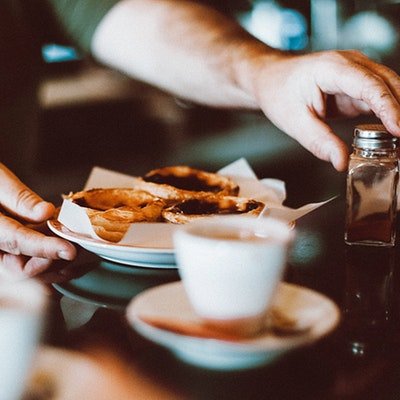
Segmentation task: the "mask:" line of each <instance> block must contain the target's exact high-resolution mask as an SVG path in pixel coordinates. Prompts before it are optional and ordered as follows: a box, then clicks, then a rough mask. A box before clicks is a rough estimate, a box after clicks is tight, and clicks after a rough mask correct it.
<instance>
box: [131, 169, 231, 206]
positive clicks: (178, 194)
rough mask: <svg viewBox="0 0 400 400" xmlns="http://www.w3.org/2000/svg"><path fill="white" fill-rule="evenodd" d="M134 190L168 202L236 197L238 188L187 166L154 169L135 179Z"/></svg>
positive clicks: (224, 178) (216, 176)
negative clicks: (209, 197) (201, 196)
mask: <svg viewBox="0 0 400 400" xmlns="http://www.w3.org/2000/svg"><path fill="white" fill-rule="evenodd" d="M135 188H137V189H140V190H145V191H147V192H149V193H151V194H153V195H155V196H157V197H161V198H163V199H167V200H170V201H176V200H179V201H181V200H185V199H192V198H195V197H197V196H198V195H199V194H200V195H204V193H214V194H221V195H230V196H236V195H237V194H238V193H239V186H238V185H237V184H236V183H235V182H233V181H232V180H231V179H229V178H227V177H225V176H222V175H219V174H216V173H211V172H206V171H202V170H199V169H194V168H191V167H188V166H174V167H165V168H160V169H154V170H152V171H150V172H148V173H147V174H146V175H144V176H143V177H139V178H136V180H135Z"/></svg>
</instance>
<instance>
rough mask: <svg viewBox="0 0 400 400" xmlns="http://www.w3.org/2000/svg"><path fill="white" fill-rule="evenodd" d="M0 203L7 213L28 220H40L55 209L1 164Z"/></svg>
mask: <svg viewBox="0 0 400 400" xmlns="http://www.w3.org/2000/svg"><path fill="white" fill-rule="evenodd" d="M0 204H1V205H2V206H3V208H4V209H5V210H6V211H8V212H9V213H11V214H13V215H17V216H19V217H21V218H23V219H25V220H27V221H30V222H42V221H44V220H46V219H47V218H50V217H51V216H52V215H53V213H54V210H55V208H54V206H53V205H52V204H51V203H48V202H46V201H44V200H43V199H42V198H41V197H39V196H38V195H37V194H36V193H34V192H33V191H32V190H30V189H29V188H28V187H27V186H25V185H24V184H23V183H22V182H21V181H20V180H19V179H18V178H17V177H16V176H15V175H14V174H13V173H12V172H11V171H10V170H9V169H8V168H7V167H6V166H5V165H3V164H0Z"/></svg>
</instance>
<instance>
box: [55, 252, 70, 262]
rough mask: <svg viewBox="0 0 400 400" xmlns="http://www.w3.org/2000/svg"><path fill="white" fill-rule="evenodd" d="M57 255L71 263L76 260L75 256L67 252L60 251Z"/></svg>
mask: <svg viewBox="0 0 400 400" xmlns="http://www.w3.org/2000/svg"><path fill="white" fill-rule="evenodd" d="M57 255H58V257H59V258H60V259H61V260H66V261H71V260H73V259H74V255H73V254H71V253H69V252H68V251H66V250H60V251H59V252H58V253H57Z"/></svg>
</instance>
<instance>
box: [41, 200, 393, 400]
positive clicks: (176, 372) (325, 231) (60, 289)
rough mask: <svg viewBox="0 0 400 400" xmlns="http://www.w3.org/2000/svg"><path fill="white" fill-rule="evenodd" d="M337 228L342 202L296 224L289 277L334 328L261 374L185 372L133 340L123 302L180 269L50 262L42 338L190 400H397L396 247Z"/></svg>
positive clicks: (89, 257) (94, 260) (82, 257)
mask: <svg viewBox="0 0 400 400" xmlns="http://www.w3.org/2000/svg"><path fill="white" fill-rule="evenodd" d="M343 226H344V198H343V196H341V197H339V198H337V199H335V200H333V201H331V202H330V203H328V204H327V205H325V206H323V207H321V208H319V209H317V210H316V211H314V212H312V213H310V214H308V215H307V216H305V217H303V218H301V219H300V220H299V221H298V222H297V225H296V228H295V229H296V240H295V243H294V246H293V248H292V250H291V252H290V257H289V262H288V266H287V271H286V276H285V280H286V281H287V282H291V283H295V284H298V285H302V286H305V287H308V288H312V289H314V290H317V291H319V292H321V293H323V294H325V295H326V296H328V297H329V298H330V299H332V300H333V301H335V302H336V304H337V305H338V306H339V308H340V310H341V312H342V319H341V323H340V325H339V327H338V328H337V329H335V331H334V332H333V333H331V334H329V336H327V337H325V338H323V339H321V340H319V341H318V342H317V343H314V344H312V345H310V346H307V347H305V348H300V349H296V350H294V351H292V352H289V353H288V354H286V355H285V356H283V357H281V358H280V359H277V360H275V361H274V362H272V363H270V364H268V365H266V366H263V367H261V368H255V369H250V370H244V371H231V372H227V371H213V370H207V369H202V368H198V367H194V366H190V365H188V364H185V363H184V362H182V361H180V360H178V359H176V358H175V357H174V356H173V355H172V354H171V353H170V352H169V351H168V350H167V349H165V348H162V347H160V346H158V345H156V344H154V343H152V342H150V341H148V340H147V339H145V338H143V337H141V336H140V335H138V334H137V333H136V332H135V331H134V330H133V329H132V328H131V327H130V326H129V324H128V323H127V321H126V318H125V307H126V305H127V304H128V302H129V300H130V299H131V298H132V297H134V296H135V295H136V294H138V293H140V292H141V291H143V290H145V289H147V288H149V287H152V286H155V285H159V284H162V283H167V282H172V281H177V280H179V276H178V273H177V271H176V270H158V269H145V268H136V267H124V266H118V265H117V264H113V263H111V262H108V261H104V260H101V259H100V258H98V257H97V256H95V255H93V254H90V253H88V252H86V251H85V250H82V251H81V252H80V254H79V257H78V259H77V260H76V261H75V262H73V263H72V264H70V265H69V266H68V268H67V269H65V266H64V269H63V273H62V274H60V273H58V268H59V266H54V268H53V269H52V270H51V271H49V272H47V273H46V274H44V275H43V276H42V277H41V279H42V280H43V281H45V282H46V283H47V284H48V285H49V286H50V287H51V290H52V305H51V312H50V314H49V321H48V324H47V329H46V332H45V337H44V341H45V343H47V344H48V345H52V346H55V347H59V348H67V349H73V350H77V351H80V352H88V348H92V347H93V344H94V343H96V346H97V348H102V347H104V348H106V349H107V351H109V352H111V353H112V354H114V355H116V358H117V359H120V360H123V362H124V363H126V364H127V365H134V366H135V369H136V370H140V371H141V374H143V375H144V376H146V377H148V378H149V379H150V380H152V381H153V382H155V383H157V385H162V386H163V387H165V388H166V389H165V390H166V391H168V388H171V389H173V390H174V391H176V392H177V393H181V394H182V396H181V397H182V398H188V399H192V398H193V399H214V398H215V399H267V398H268V399H398V398H400V380H399V378H400V362H399V342H400V329H399V328H400V324H399V321H400V314H399V305H400V302H399V300H400V298H399V293H400V291H399V289H398V288H399V287H400V278H399V276H400V274H399V267H398V266H397V264H398V259H399V251H398V249H397V247H398V246H397V247H395V248H394V249H379V248H368V247H359V246H357V247H355V246H352V247H349V246H345V244H344V242H343ZM102 288H103V289H102ZM132 398H135V397H134V396H132Z"/></svg>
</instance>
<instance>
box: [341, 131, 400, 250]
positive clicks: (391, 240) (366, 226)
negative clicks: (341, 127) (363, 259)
mask: <svg viewBox="0 0 400 400" xmlns="http://www.w3.org/2000/svg"><path fill="white" fill-rule="evenodd" d="M398 178H399V165H398V158H397V139H396V138H395V137H393V136H392V135H390V134H389V133H388V132H387V131H386V129H385V127H384V126H383V125H359V126H356V128H355V130H354V140H353V153H352V154H351V155H350V160H349V169H348V174H347V188H346V189H347V193H346V227H345V237H344V239H345V242H346V243H347V244H349V245H367V246H394V244H395V235H396V224H395V222H396V210H397V182H398Z"/></svg>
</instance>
